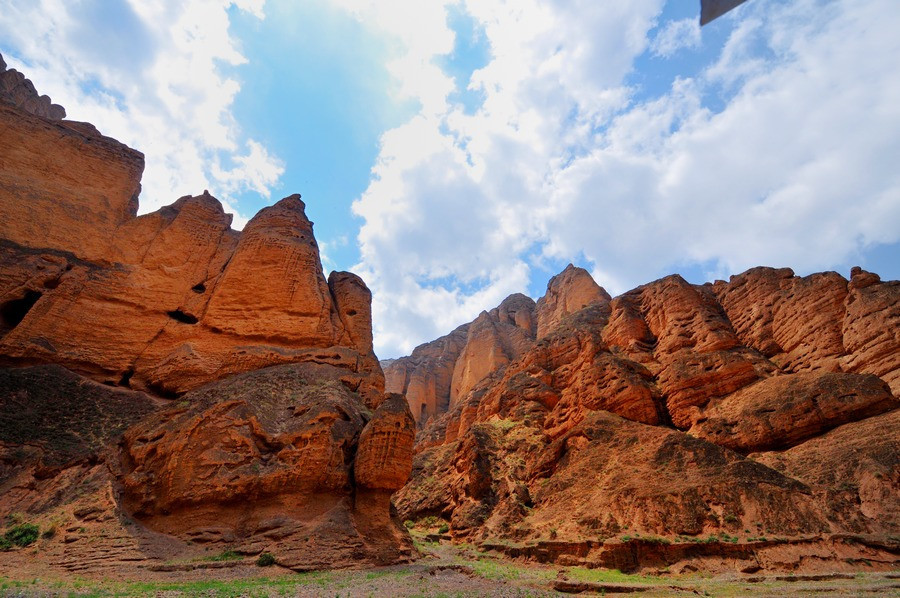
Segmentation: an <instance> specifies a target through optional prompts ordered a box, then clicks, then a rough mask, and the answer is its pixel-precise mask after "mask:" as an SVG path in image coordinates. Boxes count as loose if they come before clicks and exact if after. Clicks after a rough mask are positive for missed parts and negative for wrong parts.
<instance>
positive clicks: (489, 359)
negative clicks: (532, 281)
mask: <svg viewBox="0 0 900 598" xmlns="http://www.w3.org/2000/svg"><path fill="white" fill-rule="evenodd" d="M533 311H534V301H532V300H531V299H530V298H529V297H526V296H525V295H521V294H516V295H510V296H509V297H507V298H506V299H504V300H503V302H502V303H501V304H500V306H499V307H497V308H495V309H494V310H492V311H491V313H488V312H482V313H481V315H480V316H478V317H477V318H476V319H475V321H473V322H471V323H470V324H469V326H468V330H467V333H466V344H465V346H464V347H463V350H462V351H461V352H460V355H459V358H458V359H457V360H456V364H455V365H454V367H453V379H452V380H451V383H450V407H451V408H452V407H453V406H454V405H455V404H456V403H457V402H458V401H459V399H460V398H461V397H463V396H464V395H465V394H466V393H467V392H469V390H471V389H472V388H473V387H474V386H475V385H476V384H478V383H479V382H481V381H482V380H484V379H485V378H486V377H487V376H488V375H490V374H491V373H493V372H496V371H497V370H499V369H500V368H501V367H503V366H504V365H506V364H507V363H509V362H510V361H511V360H513V359H517V358H518V357H519V356H520V355H522V354H523V353H524V352H525V351H526V350H527V349H528V348H530V347H531V345H532V344H533V342H534V326H533V323H532V316H531V314H532V313H533Z"/></svg>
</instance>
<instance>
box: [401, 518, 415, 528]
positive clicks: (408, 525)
mask: <svg viewBox="0 0 900 598" xmlns="http://www.w3.org/2000/svg"><path fill="white" fill-rule="evenodd" d="M403 525H404V527H406V529H412V528H414V527H415V526H416V524H415V522H414V521H413V520H412V519H407V520H406V521H404V522H403Z"/></svg>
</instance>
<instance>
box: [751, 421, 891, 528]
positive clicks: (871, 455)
mask: <svg viewBox="0 0 900 598" xmlns="http://www.w3.org/2000/svg"><path fill="white" fill-rule="evenodd" d="M751 457H753V458H754V459H755V460H757V461H759V462H760V463H763V464H765V465H767V466H768V467H771V468H773V469H776V470H778V471H780V472H782V473H784V474H785V475H789V476H791V477H793V478H795V479H797V480H800V481H802V482H803V483H805V484H808V485H809V486H810V487H812V488H814V489H815V492H816V494H817V495H819V497H820V500H821V501H822V503H823V504H824V505H826V508H827V512H828V516H829V518H831V519H833V520H835V521H836V522H837V523H838V524H839V525H840V526H841V528H842V529H846V530H849V531H852V532H857V533H868V534H879V535H896V534H897V533H898V532H900V493H898V492H897V488H898V487H900V467H898V466H897V464H898V463H900V409H894V410H893V411H890V412H888V413H885V414H883V415H878V416H876V417H870V418H868V419H864V420H862V421H857V422H852V423H848V424H845V425H843V426H840V427H838V428H835V429H833V430H831V431H830V432H827V433H826V434H823V435H821V436H819V437H817V438H813V439H811V440H809V441H807V442H804V443H803V444H800V445H798V446H795V447H793V448H791V449H788V450H786V451H779V452H770V453H757V454H754V455H751Z"/></svg>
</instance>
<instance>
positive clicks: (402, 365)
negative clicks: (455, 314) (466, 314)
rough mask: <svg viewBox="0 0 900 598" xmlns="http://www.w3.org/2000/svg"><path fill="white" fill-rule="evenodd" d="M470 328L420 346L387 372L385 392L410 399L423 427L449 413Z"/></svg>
mask: <svg viewBox="0 0 900 598" xmlns="http://www.w3.org/2000/svg"><path fill="white" fill-rule="evenodd" d="M468 327H469V325H468V324H464V325H462V326H460V327H459V328H457V329H456V330H454V331H453V332H451V333H450V334H448V335H446V336H442V337H440V338H438V339H436V340H434V341H431V342H430V343H426V344H424V345H419V346H418V347H416V348H415V350H413V352H412V354H411V355H409V356H408V357H401V358H400V359H397V360H394V361H393V362H391V364H390V365H388V366H387V367H386V368H385V372H384V375H385V379H386V382H385V389H386V390H387V391H388V392H393V393H400V394H404V395H405V396H406V400H407V401H408V402H409V408H410V410H411V411H412V414H413V417H414V418H415V420H416V422H417V423H418V424H419V425H424V424H425V423H426V422H427V421H428V420H429V419H430V418H432V417H435V416H437V415H440V414H441V413H444V412H446V411H447V408H448V407H449V405H450V383H451V380H452V379H453V370H454V368H455V367H456V360H457V359H458V358H459V354H460V352H462V349H463V347H464V346H465V343H466V338H467V333H468Z"/></svg>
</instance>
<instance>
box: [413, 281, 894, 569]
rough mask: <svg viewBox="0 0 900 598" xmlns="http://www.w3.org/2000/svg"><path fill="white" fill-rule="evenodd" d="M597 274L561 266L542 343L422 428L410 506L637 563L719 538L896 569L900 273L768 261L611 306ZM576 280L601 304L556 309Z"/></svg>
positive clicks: (482, 536)
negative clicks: (792, 267) (801, 270)
mask: <svg viewBox="0 0 900 598" xmlns="http://www.w3.org/2000/svg"><path fill="white" fill-rule="evenodd" d="M585 275H586V273H584V274H580V273H578V272H577V271H576V270H575V269H573V268H568V269H567V270H566V271H565V272H564V273H563V274H561V275H559V276H558V277H556V278H554V280H553V281H552V282H551V284H550V285H549V286H548V295H547V296H546V297H544V298H542V299H540V300H539V301H538V303H537V314H538V315H537V317H536V320H537V323H538V325H537V334H536V340H535V341H534V342H533V344H532V345H531V346H530V347H527V348H525V349H524V350H523V351H522V352H521V355H520V357H518V358H517V359H510V360H508V361H507V362H505V363H500V364H496V365H495V366H492V367H490V368H485V369H486V370H489V371H488V372H487V373H485V374H483V375H481V376H479V377H480V380H479V381H477V382H476V383H475V384H473V385H472V386H471V388H470V389H469V391H468V392H467V393H462V394H461V395H460V396H458V397H456V399H455V401H453V402H450V403H449V404H448V408H447V411H446V413H443V414H438V415H437V416H436V417H432V418H431V419H430V420H429V421H428V423H427V425H426V426H425V427H424V428H423V429H422V430H420V432H419V434H418V436H417V444H416V457H415V461H414V465H413V474H412V478H411V480H410V482H409V483H408V484H407V485H406V486H405V487H404V488H403V489H402V490H401V491H400V492H399V493H398V494H397V495H396V497H395V499H396V501H397V506H398V509H399V511H400V513H401V516H402V517H404V518H408V519H412V520H417V519H420V518H422V517H426V516H438V517H441V518H443V519H444V520H445V521H446V522H447V523H448V526H449V528H450V533H451V534H452V535H453V537H454V538H458V539H466V541H474V542H476V543H477V544H479V545H481V546H482V547H483V548H486V549H492V550H500V551H501V552H504V553H507V554H509V555H511V556H520V557H521V556H526V557H528V558H537V559H541V560H558V562H560V563H565V564H584V565H591V566H617V567H620V568H622V567H624V568H628V569H629V570H637V569H640V568H641V567H643V566H654V564H656V566H668V565H670V564H673V563H677V562H680V559H681V560H683V559H687V558H692V557H689V556H688V555H691V554H694V555H695V556H696V558H697V560H696V562H695V565H692V566H695V567H701V568H702V566H703V564H702V563H703V562H706V560H708V559H709V557H711V556H713V554H714V552H715V551H714V552H709V550H707V551H706V552H704V551H698V550H696V549H695V548H693V546H694V544H696V543H698V542H701V540H700V538H701V536H703V537H704V539H703V540H702V542H703V543H706V544H709V543H715V544H718V545H719V547H718V548H716V550H718V552H715V554H721V555H725V554H726V553H727V554H730V553H731V552H734V555H732V557H728V559H731V561H732V562H734V563H739V564H738V565H737V566H739V567H740V568H747V569H748V570H758V569H759V568H776V569H777V568H785V567H787V568H792V567H805V566H809V563H810V562H811V561H809V555H811V554H813V553H815V554H819V555H820V557H819V558H821V559H825V560H838V559H846V558H851V560H852V559H863V558H865V556H864V554H869V553H870V554H872V555H876V553H877V555H878V556H877V559H876V560H878V562H879V563H881V565H883V566H891V565H890V563H896V562H897V557H896V551H894V552H892V550H893V549H891V548H890V545H891V544H890V542H891V540H890V534H893V533H895V532H894V531H893V530H894V529H895V527H896V521H895V518H894V517H892V516H884V514H885V512H886V509H889V508H890V507H891V506H892V505H893V503H894V502H896V500H895V495H896V483H895V481H894V480H895V478H896V477H897V476H898V475H900V460H898V458H897V450H896V448H897V447H896V445H897V442H898V435H897V433H896V430H895V429H894V428H895V427H896V426H894V425H893V423H895V422H894V419H896V418H894V415H895V414H896V413H898V412H900V410H898V409H897V407H898V406H900V401H898V399H897V397H896V396H895V394H896V391H893V393H892V388H891V387H890V386H889V384H890V383H891V381H893V380H895V378H894V376H895V375H896V371H897V366H896V359H897V357H898V355H900V349H898V344H897V341H896V338H895V336H896V335H895V332H896V329H897V326H894V325H893V324H894V323H895V320H896V319H897V312H896V306H897V305H898V303H900V302H898V298H897V297H896V296H895V291H896V286H895V285H896V283H884V282H881V281H880V280H879V279H878V277H877V276H875V275H873V274H870V273H866V272H863V271H861V270H858V269H854V271H853V273H852V278H851V281H849V283H848V281H847V280H845V279H843V278H842V277H840V276H839V275H837V274H834V273H825V274H815V275H812V276H809V277H806V278H798V277H795V276H794V275H793V273H792V272H790V271H789V270H774V269H771V268H757V269H753V270H750V271H748V272H746V273H744V274H741V275H738V276H735V277H732V279H731V281H730V282H728V283H726V282H722V281H719V282H716V283H714V284H707V285H700V286H697V285H692V284H689V283H687V282H686V281H685V280H684V279H682V278H681V277H679V276H677V275H676V276H669V277H666V278H663V279H661V280H658V281H655V282H652V283H650V284H647V285H644V286H642V287H639V288H637V289H634V290H633V291H629V292H627V293H625V294H623V295H621V296H619V297H616V298H614V299H611V300H610V299H609V298H607V297H603V296H602V294H598V292H597V290H596V289H599V287H596V285H593V286H592V285H590V284H588V282H587V281H585V280H584V276H585ZM573 279H576V280H580V281H581V284H580V285H575V284H573V283H572V282H571V281H572V280H573ZM563 283H565V284H563ZM567 288H576V289H577V288H582V289H588V290H591V289H593V290H592V291H591V292H588V293H586V295H587V296H588V297H592V298H593V300H591V301H588V300H584V301H579V302H576V303H574V305H579V304H580V303H588V304H587V306H586V307H583V308H582V309H580V310H578V311H575V312H574V313H564V312H566V310H565V309H562V310H561V311H560V310H556V309H549V308H548V306H553V305H555V306H559V305H570V304H569V303H567V300H566V299H565V297H564V295H565V292H566V289H567ZM542 309H544V310H545V311H544V313H545V314H547V313H552V314H556V313H559V314H560V315H558V316H556V317H554V318H550V317H548V316H546V315H545V316H543V319H542V316H541V315H540V314H541V310H542ZM542 321H543V322H549V324H547V327H548V328H550V329H549V330H546V329H544V328H542V324H541V322H542ZM469 326H472V325H469ZM404 359H405V358H401V359H400V360H398V362H400V363H402V362H403V361H404ZM395 363H396V362H395ZM426 375H427V372H426ZM877 422H882V423H881V424H877ZM879 425H880V426H881V427H879ZM679 430H680V431H679ZM881 430H883V431H884V434H885V437H884V438H881V437H879V438H877V440H876V439H875V437H877V436H879V434H880V431H881ZM685 432H687V433H685ZM867 438H868V439H870V440H872V442H869V443H867V440H866V439H867ZM826 442H831V444H829V445H827V448H826V444H825V443H826ZM785 449H787V450H785ZM760 451H783V452H780V453H775V452H760ZM829 463H831V464H832V465H831V467H834V466H835V464H837V463H841V466H839V467H837V469H836V470H835V471H842V472H845V474H846V477H847V479H848V481H847V482H846V484H845V485H844V486H841V488H840V489H838V488H835V486H836V485H838V486H840V485H841V482H839V481H838V479H839V476H838V475H833V474H830V473H828V467H829V465H828V464H829ZM892 484H893V485H892ZM892 492H893V496H891V497H889V496H888V495H889V494H890V493H892ZM879 501H882V502H883V503H884V504H885V505H887V506H886V507H884V508H879V507H877V506H876V505H877V504H878V502H879ZM648 534H650V536H649V538H650V540H648V541H647V542H644V540H643V538H647V537H648V536H647V535H648ZM832 534H836V535H835V536H834V537H832ZM842 534H844V535H843V536H842ZM846 534H869V536H867V537H868V538H869V539H868V540H863V539H854V540H847V542H846V543H845V542H844V540H841V539H840V538H846V537H847V536H846ZM776 535H777V536H778V537H779V540H778V542H779V543H784V544H785V548H777V547H776V546H774V545H770V544H769V541H770V540H769V539H768V537H773V536H776ZM810 542H813V543H820V544H821V545H822V547H821V549H820V548H813V547H812V545H811V544H810ZM867 542H868V544H867ZM872 542H874V544H872ZM731 543H744V544H745V545H743V546H740V547H739V548H738V547H736V548H734V549H731V548H727V549H726V546H730V544H731ZM823 543H824V544H823ZM669 544H671V545H672V547H671V549H669V548H659V549H658V550H655V549H654V550H649V549H648V550H644V549H643V548H641V547H643V546H645V545H646V546H651V545H653V546H661V547H666V546H668V545H669ZM845 544H846V545H845ZM826 545H827V546H826ZM787 546H790V548H788V547H787ZM817 546H818V544H817ZM848 546H851V547H852V546H858V547H859V548H858V549H857V548H848ZM864 546H870V548H865V547H864ZM874 546H880V547H881V548H871V547H874ZM729 551H730V552H729ZM735 551H736V552H735ZM867 551H868V552H867ZM701 553H703V554H704V555H706V556H702V555H701ZM707 553H709V554H707ZM738 553H740V554H738ZM851 553H852V555H851ZM679 555H681V556H679ZM779 555H781V556H779ZM789 555H794V556H789ZM804 555H806V556H804ZM891 555H893V556H891ZM625 557H628V558H625ZM723 558H724V557H723ZM873 558H876V557H874V556H873ZM726 560H727V559H726ZM709 562H712V561H709ZM716 562H718V563H720V564H721V563H722V562H724V561H722V560H721V559H719V560H718V561H716ZM842 562H843V561H842ZM682 564H683V563H682ZM716 566H720V565H716Z"/></svg>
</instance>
